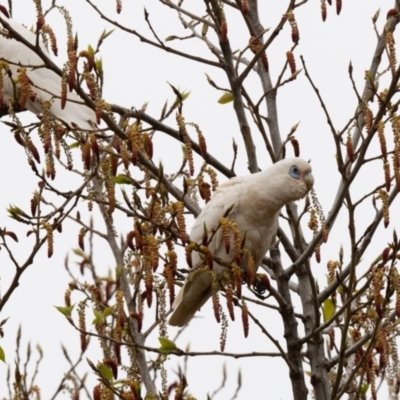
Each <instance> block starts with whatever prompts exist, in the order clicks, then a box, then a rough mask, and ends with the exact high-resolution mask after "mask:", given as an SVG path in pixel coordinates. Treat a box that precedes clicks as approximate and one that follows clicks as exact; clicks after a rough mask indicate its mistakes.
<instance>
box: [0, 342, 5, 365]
mask: <svg viewBox="0 0 400 400" xmlns="http://www.w3.org/2000/svg"><path fill="white" fill-rule="evenodd" d="M0 361H3V363H5V362H6V355H5V353H4V350H3V348H2V347H1V346H0Z"/></svg>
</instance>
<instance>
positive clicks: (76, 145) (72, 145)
mask: <svg viewBox="0 0 400 400" xmlns="http://www.w3.org/2000/svg"><path fill="white" fill-rule="evenodd" d="M79 145H80V143H79V142H74V143H72V144H70V145H69V146H68V147H69V149H70V150H72V149H76V148H77V147H79Z"/></svg>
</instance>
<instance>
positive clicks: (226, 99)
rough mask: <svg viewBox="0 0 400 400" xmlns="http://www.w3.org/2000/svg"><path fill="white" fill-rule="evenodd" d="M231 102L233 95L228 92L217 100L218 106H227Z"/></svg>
mask: <svg viewBox="0 0 400 400" xmlns="http://www.w3.org/2000/svg"><path fill="white" fill-rule="evenodd" d="M231 101H233V94H232V93H230V92H225V93H224V94H223V95H222V96H221V97H220V98H219V100H218V103H219V104H227V103H230V102H231Z"/></svg>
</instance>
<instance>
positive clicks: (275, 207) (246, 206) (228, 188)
mask: <svg viewBox="0 0 400 400" xmlns="http://www.w3.org/2000/svg"><path fill="white" fill-rule="evenodd" d="M313 184H314V178H313V176H312V174H311V166H310V164H309V163H308V162H307V161H305V160H303V159H301V158H288V159H285V160H281V161H278V162H277V163H276V164H274V165H272V166H271V167H269V168H268V169H266V170H264V171H261V172H258V173H255V174H252V175H248V176H244V177H239V178H233V179H231V180H230V181H228V182H225V183H223V184H222V185H220V186H219V187H218V190H217V191H216V193H215V194H214V195H213V197H212V198H211V200H210V201H209V202H208V203H207V204H206V206H205V207H204V209H203V210H202V212H201V213H200V214H199V216H198V217H197V219H196V222H195V224H194V225H193V228H192V231H191V233H190V240H191V241H192V242H194V243H199V244H201V243H202V241H203V238H204V234H205V230H206V231H207V235H208V237H210V238H211V237H212V235H213V230H214V231H215V229H216V228H217V227H218V225H219V223H220V219H221V217H223V216H224V215H225V214H226V213H227V212H229V215H228V218H229V219H230V220H234V221H235V222H236V225H237V228H238V230H239V232H240V235H241V237H242V238H245V244H244V248H245V249H248V251H250V253H251V255H252V257H253V259H254V265H255V268H257V267H258V266H259V265H260V263H261V261H262V259H263V257H264V256H265V253H266V252H267V251H268V250H269V248H270V247H271V244H272V243H273V239H274V237H275V235H276V232H277V229H278V218H279V213H280V210H281V208H282V207H283V206H284V205H285V204H288V203H290V202H291V201H295V200H298V199H300V198H302V197H304V196H305V195H306V194H307V192H308V191H309V190H310V189H311V187H312V185H313ZM232 206H233V207H232ZM231 207H232V209H231V211H229V209H230V208H231ZM230 241H231V242H232V241H233V238H232V237H231V238H230ZM233 247H234V246H233V245H231V246H230V250H229V252H228V254H227V248H226V245H225V241H224V237H223V233H222V229H221V228H220V229H218V230H217V231H216V232H214V236H213V237H212V240H211V243H209V245H208V248H209V250H210V251H211V253H212V255H213V257H214V258H218V259H219V260H223V261H224V263H226V264H228V265H230V263H232V261H233V258H234V249H233ZM203 258H204V257H203ZM247 262H248V260H247V258H246V257H243V258H242V259H241V261H240V267H241V268H242V269H243V270H245V269H246V266H247ZM204 263H205V262H204V261H203V260H202V256H201V255H200V253H199V252H198V251H193V252H192V264H193V266H194V268H197V267H199V266H201V265H204ZM213 271H214V272H215V274H216V275H217V277H218V276H219V277H220V276H221V275H222V274H223V273H226V272H227V271H229V269H228V268H227V267H226V266H222V265H220V264H218V263H217V262H216V261H214V262H213ZM214 290H215V289H214ZM212 293H213V288H212V278H211V275H210V273H207V271H205V272H200V273H197V274H196V273H194V274H193V276H191V274H189V276H188V278H187V279H186V282H185V284H184V285H183V287H182V288H181V290H180V292H179V293H178V295H177V296H176V299H175V301H174V303H173V305H172V308H173V309H174V311H173V313H172V315H171V317H170V320H169V324H170V325H173V326H184V325H186V324H187V323H188V322H189V321H190V319H191V318H192V317H193V315H194V314H195V313H196V311H197V310H199V309H200V307H202V306H203V304H204V303H205V302H206V301H207V300H208V299H209V298H210V297H211V296H212Z"/></svg>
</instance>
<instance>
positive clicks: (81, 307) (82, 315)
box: [78, 301, 88, 353]
mask: <svg viewBox="0 0 400 400" xmlns="http://www.w3.org/2000/svg"><path fill="white" fill-rule="evenodd" d="M85 308H86V305H85V302H84V301H81V302H80V303H79V305H78V316H79V330H80V340H81V351H82V353H84V352H85V350H86V348H87V344H88V342H87V337H86V333H85V332H86V318H85Z"/></svg>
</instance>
